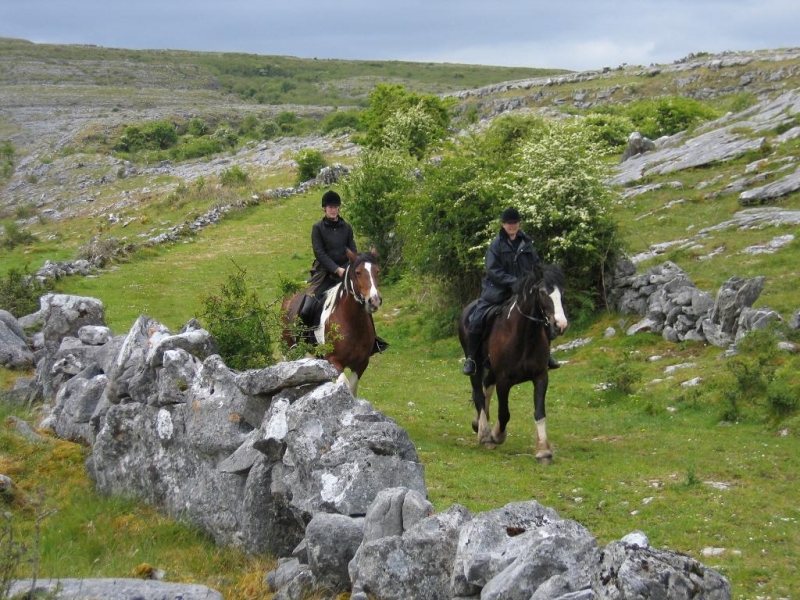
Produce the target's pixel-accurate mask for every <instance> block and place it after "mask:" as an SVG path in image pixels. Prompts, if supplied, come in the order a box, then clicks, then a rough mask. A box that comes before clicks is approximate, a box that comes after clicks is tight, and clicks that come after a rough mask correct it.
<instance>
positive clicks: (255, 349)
mask: <svg viewBox="0 0 800 600" xmlns="http://www.w3.org/2000/svg"><path fill="white" fill-rule="evenodd" d="M234 266H235V267H236V271H234V272H233V273H231V274H230V275H229V276H228V281H227V283H226V284H222V285H221V286H220V288H219V291H218V292H217V293H215V294H213V293H212V294H210V295H208V296H206V297H205V298H203V307H204V311H203V315H202V318H203V320H204V322H205V324H206V327H207V329H208V332H209V333H210V334H211V335H212V336H213V337H214V339H215V340H216V341H217V345H218V346H219V353H220V356H221V357H222V359H223V360H224V361H225V364H226V365H228V366H229V367H231V368H233V369H237V370H245V369H256V368H261V367H265V366H268V365H271V364H273V363H274V362H275V359H274V357H273V352H272V343H273V333H272V332H273V331H276V328H277V327H278V325H276V323H277V321H276V316H275V313H274V312H273V311H272V310H270V308H269V307H268V306H266V305H265V304H264V303H263V302H262V301H261V300H260V299H259V297H258V294H256V292H255V291H254V290H253V289H252V287H251V284H250V282H249V281H248V279H247V272H246V270H245V269H243V268H241V267H239V266H238V265H236V264H235V263H234Z"/></svg>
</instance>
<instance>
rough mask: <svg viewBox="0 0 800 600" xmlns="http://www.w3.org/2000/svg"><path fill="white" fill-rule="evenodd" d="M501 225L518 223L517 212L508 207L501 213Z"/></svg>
mask: <svg viewBox="0 0 800 600" xmlns="http://www.w3.org/2000/svg"><path fill="white" fill-rule="evenodd" d="M503 223H519V211H518V210H517V209H516V208H514V207H513V206H509V207H508V208H507V209H505V210H504V211H503Z"/></svg>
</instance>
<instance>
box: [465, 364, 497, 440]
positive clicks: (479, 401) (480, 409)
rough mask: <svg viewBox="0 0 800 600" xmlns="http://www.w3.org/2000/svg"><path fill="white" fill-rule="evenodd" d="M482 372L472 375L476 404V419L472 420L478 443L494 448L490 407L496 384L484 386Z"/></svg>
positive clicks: (473, 394)
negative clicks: (490, 425)
mask: <svg viewBox="0 0 800 600" xmlns="http://www.w3.org/2000/svg"><path fill="white" fill-rule="evenodd" d="M482 379H483V377H482V373H481V372H480V370H479V372H478V373H476V374H475V375H472V376H471V377H470V383H471V384H472V402H473V403H474V404H475V412H476V416H475V419H474V420H473V421H472V430H473V431H474V432H475V433H477V434H478V443H479V444H480V445H481V446H484V447H486V448H489V449H490V450H491V449H494V447H495V444H494V442H493V441H492V431H491V428H490V427H489V407H490V406H491V401H492V395H493V394H494V386H493V385H490V386H488V387H484V385H483V383H482Z"/></svg>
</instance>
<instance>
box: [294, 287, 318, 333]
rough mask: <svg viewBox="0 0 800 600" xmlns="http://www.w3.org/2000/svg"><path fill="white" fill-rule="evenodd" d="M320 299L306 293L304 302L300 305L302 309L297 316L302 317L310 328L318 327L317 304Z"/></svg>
mask: <svg viewBox="0 0 800 600" xmlns="http://www.w3.org/2000/svg"><path fill="white" fill-rule="evenodd" d="M318 303H319V301H318V300H317V299H316V298H315V297H314V296H311V295H309V294H306V295H305V296H304V297H303V303H302V304H301V305H300V310H299V311H298V313H297V316H299V317H300V320H301V321H302V322H303V325H305V326H306V327H308V328H313V327H316V325H317V324H316V322H315V321H316V318H315V317H316V312H317V305H318Z"/></svg>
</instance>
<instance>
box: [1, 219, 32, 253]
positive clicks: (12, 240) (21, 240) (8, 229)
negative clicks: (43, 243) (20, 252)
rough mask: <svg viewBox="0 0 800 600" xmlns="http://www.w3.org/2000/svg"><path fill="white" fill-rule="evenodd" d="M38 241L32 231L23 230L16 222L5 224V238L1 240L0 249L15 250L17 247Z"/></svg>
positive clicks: (6, 222)
mask: <svg viewBox="0 0 800 600" xmlns="http://www.w3.org/2000/svg"><path fill="white" fill-rule="evenodd" d="M35 241H36V236H35V235H33V234H32V233H31V232H30V231H26V230H24V229H21V228H20V227H19V225H17V224H16V222H15V221H5V222H4V223H3V237H1V238H0V248H5V249H7V250H13V249H14V248H16V247H17V246H26V245H28V244H32V243H33V242H35Z"/></svg>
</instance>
